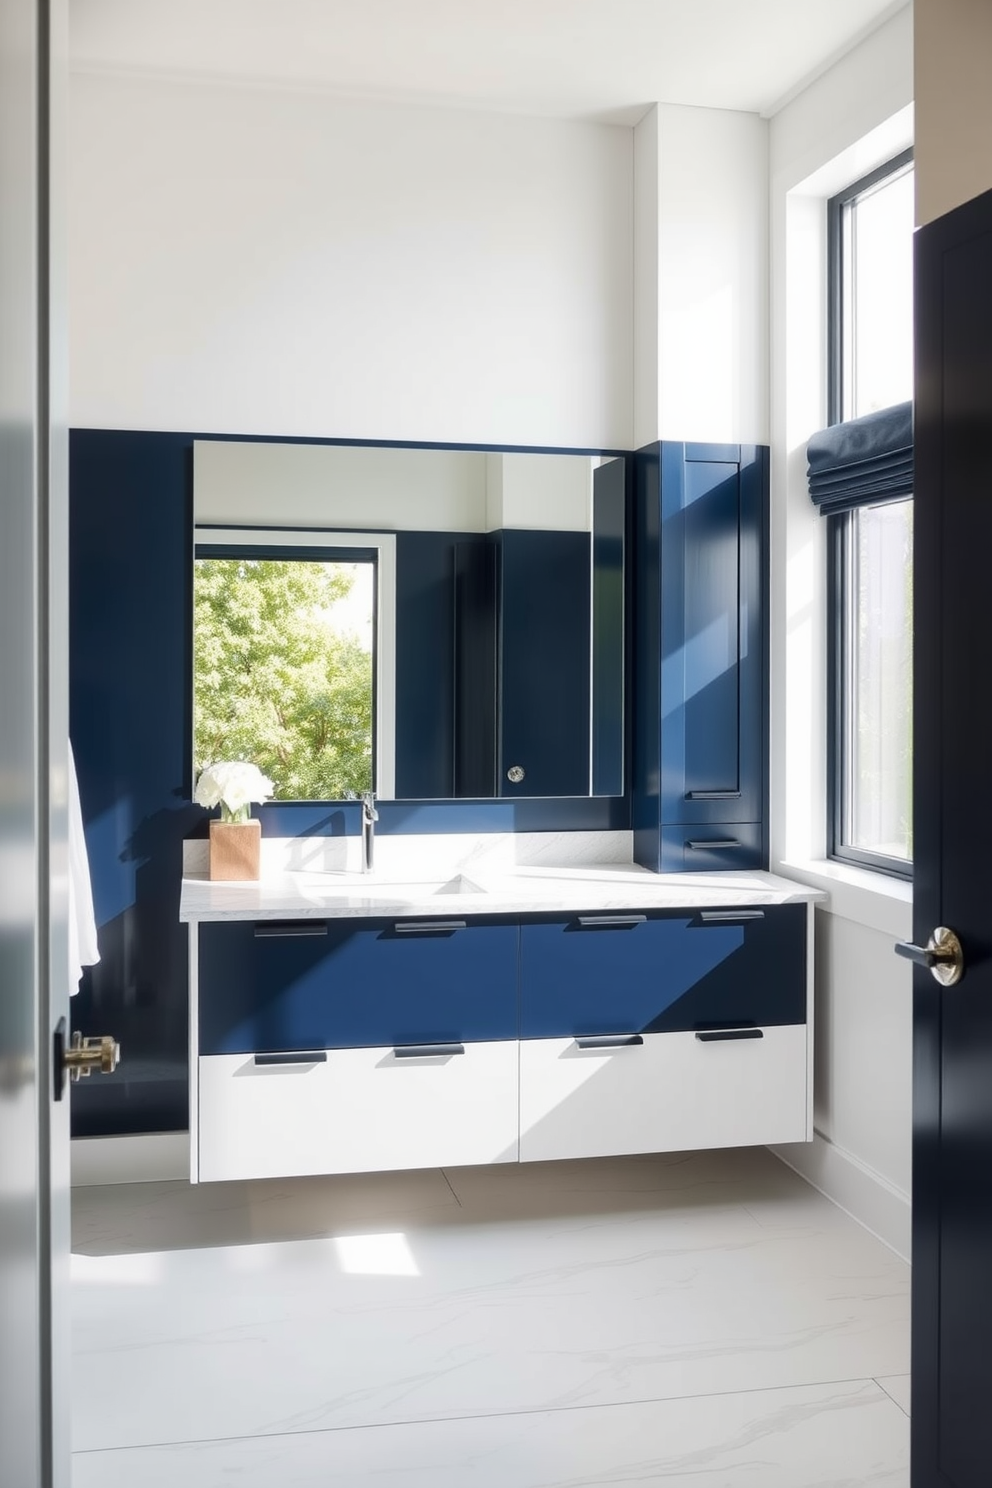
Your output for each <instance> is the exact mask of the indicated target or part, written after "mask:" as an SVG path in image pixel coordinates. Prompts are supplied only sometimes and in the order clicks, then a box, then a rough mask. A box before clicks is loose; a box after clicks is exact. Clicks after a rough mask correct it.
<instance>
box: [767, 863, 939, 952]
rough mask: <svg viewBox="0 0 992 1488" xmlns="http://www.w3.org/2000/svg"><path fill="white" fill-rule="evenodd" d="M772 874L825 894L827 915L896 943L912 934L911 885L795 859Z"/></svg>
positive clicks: (845, 866) (860, 870)
mask: <svg viewBox="0 0 992 1488" xmlns="http://www.w3.org/2000/svg"><path fill="white" fill-rule="evenodd" d="M775 872H777V873H781V874H782V876H783V877H784V878H794V879H797V880H798V881H799V882H800V883H804V884H809V885H810V887H811V888H814V889H823V890H824V891H825V892H826V893H827V894H829V896H830V899H829V903H828V904H826V905H825V906H823V907H824V908H825V909H827V910H828V912H829V913H830V914H836V915H840V916H841V917H842V918H843V919H845V920H854V921H855V923H856V924H859V925H866V926H867V927H868V928H869V929H870V930H877V931H879V932H880V934H882V935H891V936H892V937H893V938H894V939H896V940H909V939H910V938H911V936H912V934H913V885H912V884H911V883H907V882H905V881H904V880H902V879H898V878H890V877H889V876H888V875H887V874H885V873H872V872H871V870H870V869H868V868H853V867H851V866H850V865H849V864H847V863H835V862H833V861H831V860H830V859H826V858H808V859H801V858H797V859H794V860H791V861H784V862H781V863H779V864H777V866H776V868H775Z"/></svg>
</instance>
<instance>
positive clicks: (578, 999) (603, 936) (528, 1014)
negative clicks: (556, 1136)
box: [520, 904, 807, 1039]
mask: <svg viewBox="0 0 992 1488" xmlns="http://www.w3.org/2000/svg"><path fill="white" fill-rule="evenodd" d="M725 916H729V917H730V918H724V917H725ZM609 918H610V917H607V916H603V917H601V920H600V923H601V926H602V928H598V927H597V924H596V921H597V917H596V916H589V917H583V921H586V920H588V923H585V924H584V923H581V922H580V921H579V920H578V919H572V920H567V921H564V920H557V921H555V922H553V923H543V924H530V925H525V926H524V927H523V929H522V931H521V958H520V960H521V1034H522V1037H523V1038H525V1039H534V1038H556V1037H560V1036H564V1035H566V1034H567V1035H570V1036H575V1035H576V1034H621V1033H662V1032H679V1031H694V1030H695V1029H704V1028H708V1027H725V1026H727V1025H731V1024H754V1025H760V1026H770V1025H775V1024H786V1023H803V1022H805V1019H806V994H807V987H806V906H805V905H804V904H785V905H770V906H768V907H767V908H765V909H764V910H756V909H746V910H736V909H734V908H727V909H720V910H699V911H691V910H683V911H679V912H677V913H676V912H667V913H665V914H655V915H649V916H648V917H647V918H646V919H644V920H643V922H642V923H640V924H634V925H633V926H632V927H631V928H624V927H623V925H622V924H621V925H619V926H612V925H610V924H609Z"/></svg>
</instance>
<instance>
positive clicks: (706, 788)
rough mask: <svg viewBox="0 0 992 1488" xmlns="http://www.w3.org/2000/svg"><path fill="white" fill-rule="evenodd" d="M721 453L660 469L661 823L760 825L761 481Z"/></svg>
mask: <svg viewBox="0 0 992 1488" xmlns="http://www.w3.org/2000/svg"><path fill="white" fill-rule="evenodd" d="M727 453H728V454H733V455H734V458H732V459H728V458H726V457H725V458H723V459H719V458H716V456H717V454H718V451H717V450H714V449H710V448H707V447H700V448H699V449H695V448H694V447H693V446H686V450H685V458H684V460H683V461H682V462H681V468H678V465H677V464H676V463H675V462H669V461H666V462H665V463H664V465H663V474H662V491H661V502H662V533H661V564H662V591H661V605H662V622H661V624H662V682H661V716H662V728H661V738H660V747H661V755H662V770H661V820H662V821H663V822H710V821H722V822H753V821H757V820H759V819H760V817H761V814H762V804H763V803H762V768H761V752H762V745H763V729H762V711H761V710H762V696H763V681H764V662H763V628H762V605H761V531H762V503H761V482H760V480H759V479H758V478H757V466H756V464H755V452H754V451H751V452H745V451H743V450H731V451H728V452H727ZM696 455H698V456H699V458H694V456H696Z"/></svg>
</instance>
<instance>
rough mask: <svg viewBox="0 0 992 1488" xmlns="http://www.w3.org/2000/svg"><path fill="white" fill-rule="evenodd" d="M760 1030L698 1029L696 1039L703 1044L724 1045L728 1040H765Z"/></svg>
mask: <svg viewBox="0 0 992 1488" xmlns="http://www.w3.org/2000/svg"><path fill="white" fill-rule="evenodd" d="M764 1036H765V1035H764V1031H763V1030H762V1029H760V1028H706V1029H702V1028H697V1029H696V1037H697V1039H698V1040H699V1042H700V1043H701V1044H724V1043H726V1042H727V1040H728V1039H756V1038H764Z"/></svg>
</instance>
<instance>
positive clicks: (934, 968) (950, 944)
mask: <svg viewBox="0 0 992 1488" xmlns="http://www.w3.org/2000/svg"><path fill="white" fill-rule="evenodd" d="M895 952H896V955H897V956H905V957H906V959H907V961H912V962H913V964H914V965H915V966H925V967H926V968H927V970H928V971H929V972H930V975H931V976H932V977H934V979H935V980H936V981H938V982H939V983H940V985H941V986H942V987H953V986H954V985H955V984H956V983H957V982H959V981H960V980H961V978H962V977H963V976H964V950H963V949H962V946H961V942H960V940H959V939H958V937H957V936H956V935H955V933H954V931H953V930H948V928H947V926H946V925H938V926H937V928H936V930H934V931H933V932H932V934H931V936H930V939H929V940H928V941H927V943H926V945H925V946H918V945H913V944H912V942H911V941H908V940H898V941H896V946H895Z"/></svg>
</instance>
